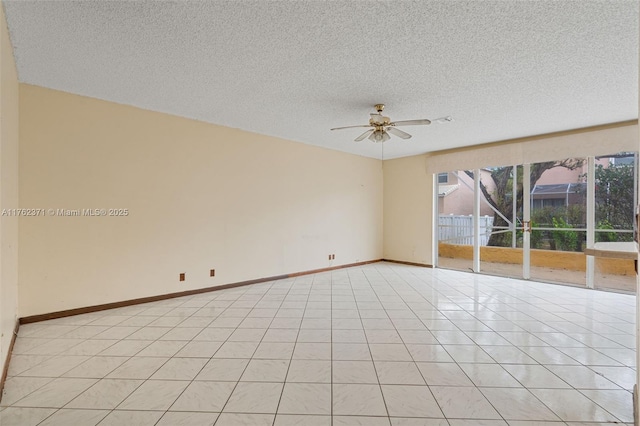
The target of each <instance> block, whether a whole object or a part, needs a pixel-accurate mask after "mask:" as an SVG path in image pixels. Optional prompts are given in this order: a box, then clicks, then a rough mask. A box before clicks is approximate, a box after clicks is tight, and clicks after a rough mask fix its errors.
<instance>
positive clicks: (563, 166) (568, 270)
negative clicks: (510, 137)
mask: <svg viewBox="0 0 640 426" xmlns="http://www.w3.org/2000/svg"><path fill="white" fill-rule="evenodd" d="M637 163H638V160H637V154H636V153H617V154H612V155H606V156H601V157H584V158H583V157H580V158H568V159H558V160H556V161H549V162H543V163H532V164H524V165H514V166H505V167H493V168H484V169H476V170H454V171H450V172H447V173H440V174H439V175H438V179H439V184H438V191H437V192H438V194H437V202H438V220H437V233H438V258H437V266H438V267H441V268H451V269H458V270H465V271H474V272H480V273H486V274H491V275H500V276H507V277H515V278H525V279H529V278H531V279H534V280H537V281H543V282H555V283H562V284H569V285H578V286H588V287H595V288H607V289H616V290H623V291H634V289H635V271H634V264H633V260H628V259H626V260H625V259H605V258H593V257H591V256H586V255H585V253H584V250H585V248H587V247H593V245H594V244H597V243H601V242H614V243H626V244H630V242H632V241H633V236H634V206H635V205H637V200H636V193H637V185H638V183H637Z"/></svg>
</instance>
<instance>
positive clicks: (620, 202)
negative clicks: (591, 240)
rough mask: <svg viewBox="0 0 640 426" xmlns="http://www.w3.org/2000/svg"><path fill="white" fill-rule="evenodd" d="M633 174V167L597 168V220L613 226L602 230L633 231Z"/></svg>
mask: <svg viewBox="0 0 640 426" xmlns="http://www.w3.org/2000/svg"><path fill="white" fill-rule="evenodd" d="M633 172H634V167H633V165H617V166H614V165H609V167H604V166H603V165H601V164H598V165H597V166H596V176H595V178H596V206H595V207H596V220H597V221H598V224H603V225H605V226H606V224H608V225H609V226H611V228H602V229H633V222H634V217H633V212H634V210H635V206H634V204H633V198H634V197H633V179H634V175H633ZM597 234H600V233H597ZM597 234H596V235H597ZM607 234H612V233H607ZM624 235H625V234H620V236H621V237H622V236H624ZM604 238H606V237H604ZM603 241H604V240H603ZM614 241H615V238H614Z"/></svg>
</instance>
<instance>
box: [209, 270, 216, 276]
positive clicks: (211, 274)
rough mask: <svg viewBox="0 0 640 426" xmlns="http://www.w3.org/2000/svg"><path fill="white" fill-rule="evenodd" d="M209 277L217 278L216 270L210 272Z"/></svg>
mask: <svg viewBox="0 0 640 426" xmlns="http://www.w3.org/2000/svg"><path fill="white" fill-rule="evenodd" d="M209 276H210V277H215V276H216V270H215V269H211V270H209Z"/></svg>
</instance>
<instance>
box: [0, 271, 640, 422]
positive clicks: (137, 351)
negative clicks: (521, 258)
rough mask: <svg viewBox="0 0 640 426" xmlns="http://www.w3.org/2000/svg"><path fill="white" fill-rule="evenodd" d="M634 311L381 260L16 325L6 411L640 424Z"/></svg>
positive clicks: (602, 295)
mask: <svg viewBox="0 0 640 426" xmlns="http://www.w3.org/2000/svg"><path fill="white" fill-rule="evenodd" d="M634 312H635V297H634V296H629V295H624V294H616V293H607V292H599V291H592V290H585V289H580V288H573V287H565V286H558V285H551V284H540V283H535V282H526V281H520V280H513V279H506V278H497V277H490V276H485V275H473V274H469V273H464V272H456V271H448V270H438V269H435V270H434V269H425V268H418V267H411V266H404V265H396V264H389V263H376V264H371V265H366V266H362V267H355V268H348V269H342V270H336V271H333V272H326V273H320V274H316V275H307V276H301V277H297V278H292V279H286V280H279V281H275V282H269V283H263V284H255V285H251V286H245V287H239V288H235V289H228V290H221V291H216V292H211V293H206V294H201V295H196V296H189V297H183V298H179V299H171V300H166V301H161V302H155V303H149V304H144V305H136V306H130V307H126V308H120V309H114V310H110V311H102V312H97V313H92V314H86V315H79V316H74V317H68V318H62V319H57V320H52V321H47V322H41V323H35V324H30V325H25V326H22V327H21V328H20V332H19V336H18V338H17V341H16V345H15V349H14V354H13V358H12V360H11V364H10V366H9V378H8V380H7V382H6V387H5V391H4V395H3V398H2V403H1V407H0V409H1V410H2V411H0V424H1V425H2V426H11V425H19V426H30V425H43V426H44V425H47V426H52V425H64V426H68V425H74V426H79V425H96V424H99V425H101V426H104V425H126V426H136V425H140V426H142V425H158V426H161V425H172V426H179V425H197V426H200V425H213V424H215V425H216V426H225V425H256V426H257V425H271V426H273V425H276V426H284V425H302V426H315V425H318V426H328V425H333V426H350V425H365V426H378V425H386V426H389V425H394V426H401V425H402V426H418V425H421V426H436V425H437V426H444V425H451V426H462V425H469V426H471V425H478V426H483V425H485V426H494V425H503V426H504V425H513V426H516V425H517V426H533V425H538V426H543V425H548V426H552V425H561V424H569V425H583V424H584V425H586V424H590V425H594V424H608V423H612V422H618V423H624V422H626V423H628V424H631V423H632V421H633V415H632V396H631V392H630V390H631V388H632V387H633V384H634V383H635V370H634V369H635V359H636V357H635V337H634V329H635V325H634V324H635V316H634ZM598 422H599V423H598Z"/></svg>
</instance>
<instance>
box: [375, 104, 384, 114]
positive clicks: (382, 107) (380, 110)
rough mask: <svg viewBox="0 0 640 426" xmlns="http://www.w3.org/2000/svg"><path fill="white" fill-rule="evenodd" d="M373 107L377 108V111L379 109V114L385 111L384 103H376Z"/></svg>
mask: <svg viewBox="0 0 640 426" xmlns="http://www.w3.org/2000/svg"><path fill="white" fill-rule="evenodd" d="M373 107H374V108H375V109H376V111H378V114H380V113H382V111H384V104H375V105H374V106H373Z"/></svg>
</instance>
